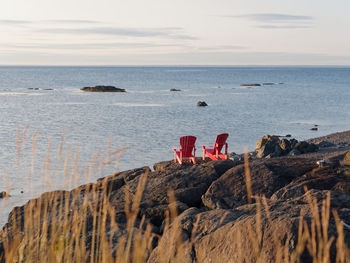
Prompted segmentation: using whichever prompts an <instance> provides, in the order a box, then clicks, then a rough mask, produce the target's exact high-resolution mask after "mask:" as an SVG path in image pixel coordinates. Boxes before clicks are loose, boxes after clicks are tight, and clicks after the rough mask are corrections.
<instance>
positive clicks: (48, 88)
mask: <svg viewBox="0 0 350 263" xmlns="http://www.w3.org/2000/svg"><path fill="white" fill-rule="evenodd" d="M43 90H53V89H51V88H46V89H43Z"/></svg>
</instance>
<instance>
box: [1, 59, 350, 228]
mask: <svg viewBox="0 0 350 263" xmlns="http://www.w3.org/2000/svg"><path fill="white" fill-rule="evenodd" d="M242 84H259V85H248V86H242ZM96 85H113V86H116V87H118V88H123V89H126V90H127V92H125V93H91V92H84V91H81V90H80V89H81V88H83V87H86V86H96ZM170 89H178V90H181V91H170ZM198 101H205V102H206V103H207V104H208V106H207V107H198V106H197V102H198ZM349 102H350V67H336V66H334V67H326V66H320V67H312V66H303V67H300V66H274V67H270V66H269V67H268V66H244V67H239V66H235V67H226V66H215V67H214V66H213V67H206V66H201V67H198V66H171V67H169V66H161V67H150V66H132V67H121V66H115V67H103V66H98V67H96V66H94V67H92V66H91V67H90V66H84V67H78V66H76V67H65V66H60V67H52V66H1V67H0V112H1V114H0V123H1V126H0V192H1V191H7V192H8V193H9V194H10V195H11V197H10V198H8V199H3V200H0V225H3V224H4V223H5V222H6V220H7V215H8V213H9V212H10V211H11V209H12V208H13V207H14V206H18V205H23V204H24V203H25V202H27V201H28V200H29V199H30V198H34V197H37V196H39V195H40V194H41V193H43V192H45V191H50V190H56V189H71V188H73V187H75V186H78V185H80V184H83V183H87V182H95V181H96V180H97V179H98V178H100V177H103V176H107V175H109V174H112V173H114V172H116V171H122V170H126V169H133V168H137V167H142V166H149V167H151V168H152V165H153V164H154V163H156V162H160V161H164V160H171V159H172V158H173V150H172V147H176V146H179V138H180V137H181V136H184V135H193V136H196V137H197V142H196V149H197V151H196V155H197V156H201V145H202V144H205V145H210V144H213V143H214V140H215V137H216V135H217V134H220V133H224V132H225V133H226V132H227V133H229V138H228V141H227V142H228V145H229V152H236V153H242V152H243V151H245V149H246V150H248V151H252V150H254V148H255V143H256V141H257V140H258V139H259V138H260V137H262V136H263V135H265V134H274V135H281V136H283V135H287V134H291V135H292V137H293V138H296V139H298V140H304V139H308V138H312V137H319V136H322V135H326V134H330V133H333V132H338V131H344V130H349V129H350V103H349ZM314 127H317V128H318V130H317V131H312V130H310V129H311V128H314Z"/></svg>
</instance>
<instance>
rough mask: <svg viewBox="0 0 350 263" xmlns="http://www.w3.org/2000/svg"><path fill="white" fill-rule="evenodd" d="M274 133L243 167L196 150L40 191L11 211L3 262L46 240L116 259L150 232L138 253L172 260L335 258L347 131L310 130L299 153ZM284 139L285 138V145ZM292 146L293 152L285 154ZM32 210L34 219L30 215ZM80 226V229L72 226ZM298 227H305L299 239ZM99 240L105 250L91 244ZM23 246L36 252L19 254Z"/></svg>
mask: <svg viewBox="0 0 350 263" xmlns="http://www.w3.org/2000/svg"><path fill="white" fill-rule="evenodd" d="M271 138H272V137H265V139H263V138H262V140H259V142H260V143H259V145H260V147H258V148H259V149H257V151H256V152H255V153H251V154H250V161H249V170H248V169H247V165H246V164H244V161H243V160H242V159H234V158H232V159H233V160H222V161H210V160H205V161H202V160H201V159H200V158H198V163H197V164H196V165H183V166H179V165H178V164H175V163H174V162H173V161H172V160H170V161H164V162H160V163H156V164H154V166H153V171H151V169H150V168H149V167H141V168H137V169H133V170H128V171H123V172H120V173H116V174H113V175H110V176H107V177H105V178H101V179H99V180H98V181H97V182H96V183H91V184H87V185H83V186H80V187H78V188H76V189H73V190H72V191H56V192H51V193H44V194H42V195H41V196H40V197H39V198H38V199H33V200H30V201H29V202H28V203H26V204H25V205H24V206H22V207H16V208H14V209H13V211H12V212H11V214H10V215H9V219H8V223H7V224H6V225H5V226H4V228H3V229H2V231H1V232H0V262H1V258H2V260H5V258H6V260H9V261H11V260H10V259H9V257H13V258H15V259H16V260H14V261H18V262H24V261H26V260H28V259H29V261H31V260H32V261H41V260H38V259H46V260H47V259H48V258H49V255H48V254H47V253H44V252H43V251H42V250H43V249H44V247H45V246H43V242H42V241H43V240H44V243H45V244H50V245H49V246H51V245H52V244H53V245H52V246H53V247H54V248H55V249H53V253H56V254H55V255H56V257H57V255H58V254H59V255H60V253H61V254H62V255H64V254H65V253H66V256H67V257H68V254H69V253H71V254H72V255H74V257H77V253H78V252H76V249H77V244H83V247H81V249H82V250H83V251H84V252H85V253H82V254H84V255H85V260H86V261H87V260H90V259H91V257H94V258H95V257H96V258H97V259H99V257H101V258H103V257H104V256H105V255H106V254H108V253H107V252H110V257H111V258H114V259H115V258H118V256H121V255H124V254H123V253H122V252H123V251H125V250H120V247H121V245H122V247H123V249H126V250H127V251H128V253H129V252H130V251H138V250H137V249H139V246H141V245H140V244H139V243H138V242H137V237H142V238H144V239H145V240H146V239H147V242H146V243H145V246H144V250H143V251H146V252H145V253H144V254H142V255H143V257H142V260H141V261H139V262H142V261H145V262H170V261H171V260H172V259H174V258H176V257H181V260H180V261H178V262H257V261H258V260H259V261H260V262H275V261H277V260H279V259H283V257H293V256H295V257H296V258H299V259H300V261H301V262H313V259H314V258H315V256H317V255H316V254H315V253H316V252H317V253H318V251H319V250H320V251H321V252H320V253H321V255H322V256H323V257H326V258H327V257H328V258H329V261H335V260H336V257H338V256H339V253H340V250H341V248H340V247H339V246H340V245H338V240H340V239H341V238H342V240H343V244H345V245H346V246H345V247H350V226H349V225H348V224H350V166H348V165H347V164H349V163H348V162H347V157H346V155H347V153H348V152H349V151H350V131H346V132H341V133H335V134H331V135H328V136H324V137H320V138H315V139H310V140H308V141H307V142H305V143H304V144H303V147H304V146H305V147H304V148H305V149H311V148H312V151H311V150H310V151H308V150H305V151H304V152H303V151H302V150H300V149H304V148H303V147H302V146H301V144H299V146H300V148H293V147H295V145H296V144H295V145H294V146H293V147H291V145H290V144H289V142H290V140H289V142H286V141H283V142H281V140H280V139H277V138H275V137H273V138H272V139H271ZM264 140H265V141H264ZM267 142H273V143H274V146H273V147H272V146H271V145H272V144H271V145H269V146H267V145H268V143H267ZM276 145H278V147H279V148H278V147H277V146H276ZM281 145H282V146H283V145H285V146H286V145H289V147H290V148H289V151H288V153H287V152H283V147H282V146H281ZM307 145H312V146H310V147H311V148H310V147H309V146H307ZM263 146H266V147H264V150H261V148H262V147H263ZM270 146H271V147H270ZM286 147H287V146H286ZM308 147H309V148H308ZM276 149H277V150H276ZM279 149H281V150H282V151H280V150H279ZM293 149H298V151H299V154H298V155H291V154H289V152H291V151H292V150H293ZM268 150H269V153H267V152H266V151H268ZM276 151H277V152H279V153H280V154H279V155H278V156H277V155H276V154H275V153H276ZM267 156H269V157H268V158H266V157H267ZM317 161H323V162H319V163H317ZM146 177H147V178H146ZM327 198H328V199H327ZM325 200H326V201H325ZM327 200H328V202H327ZM84 204H86V206H84ZM105 207H108V209H107V210H108V212H104V209H105ZM327 210H328V212H329V213H330V214H328V212H327ZM28 211H30V213H28ZM325 211H326V212H325ZM332 211H333V213H332ZM36 212H37V217H35V220H37V221H38V222H40V223H39V224H38V225H35V224H33V222H32V223H30V222H31V221H28V218H27V217H29V215H34V214H35V213H36ZM327 219H328V221H327V224H326V223H325V222H326V221H324V220H327ZM35 220H34V221H35ZM130 220H131V221H132V225H130ZM317 220H318V221H317ZM315 222H316V223H315ZM317 222H318V223H319V224H320V225H321V226H320V228H318V227H317ZM114 224H116V225H117V228H115V227H114ZM100 225H101V226H102V227H101V228H97V226H100ZM340 225H341V229H340V228H339V226H340ZM77 227H80V228H79V229H80V230H81V231H78V234H77V235H75V229H76V228H77ZM96 229H98V230H96ZM112 229H117V230H115V231H112ZM130 229H132V233H130ZM315 229H316V230H315ZM53 230H55V231H53ZM174 230H176V231H174ZM45 231H46V232H45ZM60 231H61V232H62V233H61V232H60ZM43 233H44V234H43ZM57 233H59V236H60V238H59V239H57V240H58V241H57V240H56V239H55V234H57ZM67 233H68V234H69V235H67ZM301 233H306V234H305V236H304V234H303V237H305V238H304V239H303V238H301V236H300V234H301ZM307 233H308V235H307ZM28 235H30V236H28ZM66 235H67V236H70V237H71V239H73V241H69V240H68V238H67V240H66V239H65V238H64V237H65V236H66ZM30 237H32V238H30ZM62 237H63V239H64V242H63V244H64V245H62V247H63V248H62V247H61V246H60V244H61V243H60V240H61V238H62ZM308 238H309V239H310V240H312V239H313V240H314V241H315V242H316V244H318V245H317V246H316V247H312V246H313V245H314V244H315V242H311V241H310V243H308V242H309V241H308V240H309V239H308ZM337 238H338V239H337ZM54 239H55V240H54ZM104 239H107V240H108V242H107V244H108V250H107V252H106V251H105V250H103V249H106V248H105V247H102V248H101V246H99V245H98V243H97V240H100V241H101V240H104ZM130 239H132V241H130V242H127V241H126V240H130ZM33 240H34V242H33ZM301 240H302V241H301ZM328 241H329V244H328V243H327V242H328ZM302 242H304V243H303V246H301V243H302ZM142 244H143V243H142ZM325 244H327V245H325ZM57 247H58V248H57ZM68 248H69V250H68ZM79 248H80V247H79ZM344 249H345V250H346V248H343V250H344ZM281 250H283V253H282V252H281ZM21 251H22V252H21ZM23 251H24V252H23ZM25 251H27V252H29V251H31V252H33V253H31V254H30V255H27V256H26V255H23V254H26V253H25ZM62 251H64V253H63V252H62ZM70 251H72V252H70ZM74 251H75V252H74ZM79 251H80V250H79ZM315 251H316V252H315ZM327 251H328V252H327ZM51 252H52V251H51ZM51 252H50V253H51ZM21 253H22V254H21ZM130 253H131V252H130ZM327 253H328V254H327ZM78 254H79V253H78ZM62 255H61V257H64V256H62ZM97 255H99V257H97ZM128 256H129V257H128V259H129V260H130V257H131V256H130V255H129V254H128ZM81 257H83V255H82V256H81ZM343 257H344V258H345V257H346V253H345V254H344V255H343ZM97 261H98V260H97ZM132 261H133V260H131V261H129V262H132ZM121 262H122V261H121ZM135 262H136V261H135ZM325 262H326V261H325Z"/></svg>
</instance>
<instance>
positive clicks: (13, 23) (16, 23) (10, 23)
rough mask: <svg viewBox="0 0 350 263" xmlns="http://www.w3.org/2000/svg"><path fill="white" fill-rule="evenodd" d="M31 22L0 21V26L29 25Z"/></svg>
mask: <svg viewBox="0 0 350 263" xmlns="http://www.w3.org/2000/svg"><path fill="white" fill-rule="evenodd" d="M29 23H31V21H27V20H14V19H0V25H13V26H16V25H24V24H29Z"/></svg>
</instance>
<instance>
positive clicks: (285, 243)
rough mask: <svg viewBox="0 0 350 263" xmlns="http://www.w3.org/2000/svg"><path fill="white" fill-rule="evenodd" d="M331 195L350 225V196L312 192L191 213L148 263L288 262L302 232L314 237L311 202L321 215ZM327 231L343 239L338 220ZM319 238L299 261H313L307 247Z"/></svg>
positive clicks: (331, 257) (178, 220) (333, 205)
mask: <svg viewBox="0 0 350 263" xmlns="http://www.w3.org/2000/svg"><path fill="white" fill-rule="evenodd" d="M327 195H330V196H331V198H330V200H331V202H330V209H331V210H332V209H338V210H337V211H338V213H339V217H340V218H341V220H344V221H345V222H349V219H350V212H349V207H350V197H349V196H347V195H344V194H342V193H337V192H333V191H329V190H313V189H312V190H310V191H309V192H308V193H307V194H305V193H304V194H302V195H301V196H299V197H297V198H293V199H288V200H284V201H279V200H276V201H274V202H272V203H270V205H269V206H268V207H264V206H262V207H261V205H258V204H252V205H243V206H240V207H237V208H236V209H214V210H210V211H200V210H198V209H192V208H191V209H188V210H186V211H185V212H184V213H182V214H181V215H180V216H178V217H177V218H176V219H175V221H174V222H173V223H172V225H171V226H170V228H169V229H167V230H166V231H165V233H164V234H163V237H162V239H161V240H160V242H159V244H158V246H157V247H156V248H155V249H154V250H153V251H152V253H151V255H150V257H149V259H148V262H149V263H151V262H152V263H158V262H159V263H160V262H172V261H174V257H176V256H178V257H177V260H175V261H176V262H284V260H283V258H284V256H285V255H287V256H288V257H290V256H291V252H292V251H296V250H297V245H298V239H300V237H298V232H299V231H300V230H302V231H305V227H307V228H308V231H309V233H310V229H311V227H312V225H314V224H315V221H314V220H313V219H312V217H313V213H314V210H313V209H312V208H311V207H310V205H309V203H308V200H309V199H311V200H313V201H314V204H315V205H316V209H318V210H319V211H321V207H322V202H323V200H324V199H326V198H327ZM340 207H342V209H340ZM267 210H268V211H267ZM300 222H302V223H303V228H300ZM312 222H313V223H312ZM326 229H327V230H326V231H327V233H323V236H328V237H329V238H330V237H335V238H336V237H337V236H338V232H337V227H336V223H335V220H334V219H333V218H331V220H329V225H328V228H326ZM320 231H324V228H323V229H321V230H320ZM314 237H315V239H312V240H310V239H309V240H305V242H306V244H305V247H303V248H302V250H301V251H298V252H299V254H297V259H295V261H296V262H313V259H312V257H311V256H310V254H309V252H308V249H307V247H310V246H312V245H313V244H315V243H316V244H318V243H319V242H321V241H320V239H319V238H321V236H319V235H315V236H314ZM259 238H261V240H260V241H259ZM344 240H345V244H347V245H349V244H350V235H349V232H348V231H345V232H344ZM333 243H334V242H333ZM179 244H181V246H179ZM177 252H178V253H177ZM336 252H337V249H336V246H335V245H332V246H330V248H329V258H328V260H326V261H327V262H335V258H336ZM323 260H325V258H323Z"/></svg>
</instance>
